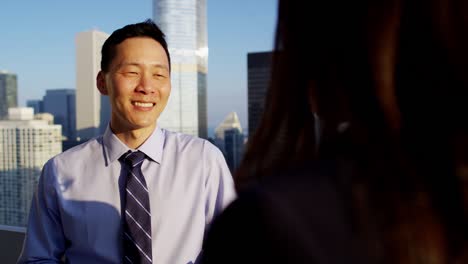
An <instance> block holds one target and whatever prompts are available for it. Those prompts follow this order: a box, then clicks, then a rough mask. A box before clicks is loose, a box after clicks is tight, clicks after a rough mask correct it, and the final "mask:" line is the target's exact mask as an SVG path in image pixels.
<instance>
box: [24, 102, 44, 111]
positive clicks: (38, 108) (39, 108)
mask: <svg viewBox="0 0 468 264" xmlns="http://www.w3.org/2000/svg"><path fill="white" fill-rule="evenodd" d="M26 106H27V107H31V108H32V109H34V113H35V114H39V113H42V112H44V105H43V103H42V100H26Z"/></svg>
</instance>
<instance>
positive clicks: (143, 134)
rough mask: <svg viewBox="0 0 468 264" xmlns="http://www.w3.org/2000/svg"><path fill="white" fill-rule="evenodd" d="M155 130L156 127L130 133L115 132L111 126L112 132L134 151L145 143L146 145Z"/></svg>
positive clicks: (130, 131)
mask: <svg viewBox="0 0 468 264" xmlns="http://www.w3.org/2000/svg"><path fill="white" fill-rule="evenodd" d="M155 129H156V126H154V127H150V128H141V129H135V130H129V131H115V130H114V129H113V128H112V124H111V130H112V132H113V133H114V134H115V135H116V136H117V138H118V139H120V141H122V143H124V144H125V145H127V146H128V147H129V148H132V149H137V148H139V147H140V146H141V145H143V143H145V141H146V140H147V139H148V138H149V137H150V136H151V134H152V133H153V131H154V130H155Z"/></svg>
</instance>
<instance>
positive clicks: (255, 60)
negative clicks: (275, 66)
mask: <svg viewBox="0 0 468 264" xmlns="http://www.w3.org/2000/svg"><path fill="white" fill-rule="evenodd" d="M271 57H272V53H271V52H254V53H248V54H247V67H248V71H247V90H248V92H247V101H248V102H247V104H248V112H247V113H248V122H249V123H248V124H249V137H251V136H252V135H253V133H254V132H255V130H256V129H257V127H258V125H259V123H260V118H261V116H262V114H263V109H264V105H265V97H266V91H267V88H268V85H269V82H270V75H271V74H270V68H271Z"/></svg>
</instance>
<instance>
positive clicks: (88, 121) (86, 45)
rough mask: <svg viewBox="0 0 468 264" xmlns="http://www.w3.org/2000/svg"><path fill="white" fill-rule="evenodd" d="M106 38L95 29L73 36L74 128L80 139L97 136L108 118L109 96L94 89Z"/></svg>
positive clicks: (106, 35) (105, 35) (104, 34)
mask: <svg viewBox="0 0 468 264" xmlns="http://www.w3.org/2000/svg"><path fill="white" fill-rule="evenodd" d="M108 37H109V35H108V34H106V33H104V32H100V31H96V30H91V31H86V32H80V33H78V34H77V35H76V131H77V136H78V137H80V138H81V139H82V140H84V139H90V138H92V137H95V136H97V135H99V134H100V133H101V131H102V128H103V127H105V126H106V125H107V122H108V121H109V119H110V110H109V103H108V100H109V99H108V97H107V96H101V94H100V93H99V91H98V90H97V88H96V75H97V74H98V72H99V70H100V69H101V48H102V45H103V44H104V41H106V39H107V38H108Z"/></svg>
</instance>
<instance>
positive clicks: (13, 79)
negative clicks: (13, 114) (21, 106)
mask: <svg viewBox="0 0 468 264" xmlns="http://www.w3.org/2000/svg"><path fill="white" fill-rule="evenodd" d="M16 106H18V78H17V76H16V74H13V73H9V72H7V71H0V120H2V119H6V118H7V117H8V108H10V107H16Z"/></svg>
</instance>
